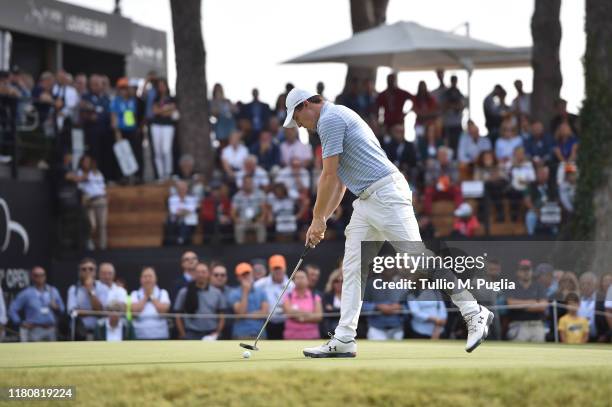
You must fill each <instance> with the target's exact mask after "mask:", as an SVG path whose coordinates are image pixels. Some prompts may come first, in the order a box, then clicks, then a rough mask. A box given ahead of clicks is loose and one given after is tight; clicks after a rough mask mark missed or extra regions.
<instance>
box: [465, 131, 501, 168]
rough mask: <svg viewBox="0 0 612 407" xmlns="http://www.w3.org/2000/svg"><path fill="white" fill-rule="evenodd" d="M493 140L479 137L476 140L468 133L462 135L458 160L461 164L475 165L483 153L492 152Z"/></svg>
mask: <svg viewBox="0 0 612 407" xmlns="http://www.w3.org/2000/svg"><path fill="white" fill-rule="evenodd" d="M492 149H493V148H492V146H491V140H489V138H488V137H478V139H476V140H474V139H473V138H472V136H470V135H469V134H468V133H463V134H461V137H460V138H459V147H457V159H458V160H459V162H460V163H473V162H475V161H476V160H477V159H478V156H480V153H482V152H483V151H489V150H492Z"/></svg>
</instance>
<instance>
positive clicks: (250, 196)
mask: <svg viewBox="0 0 612 407" xmlns="http://www.w3.org/2000/svg"><path fill="white" fill-rule="evenodd" d="M265 199H266V197H265V195H264V193H263V192H262V191H260V190H259V189H255V187H254V185H253V178H251V177H249V176H246V177H244V180H243V185H242V189H240V190H239V191H238V192H237V193H236V194H235V195H234V197H233V198H232V221H233V222H234V237H235V239H236V243H238V244H242V243H244V238H245V234H246V232H247V231H249V230H254V231H255V233H256V234H257V243H263V242H265V241H266V226H265V224H264V222H265V219H266V212H265V206H264V204H265Z"/></svg>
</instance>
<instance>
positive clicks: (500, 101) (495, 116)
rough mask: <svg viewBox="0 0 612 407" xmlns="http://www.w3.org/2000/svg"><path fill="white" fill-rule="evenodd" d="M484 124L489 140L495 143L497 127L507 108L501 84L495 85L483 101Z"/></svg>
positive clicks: (497, 132) (497, 133)
mask: <svg viewBox="0 0 612 407" xmlns="http://www.w3.org/2000/svg"><path fill="white" fill-rule="evenodd" d="M483 109H484V116H485V126H486V127H487V131H488V135H489V137H490V138H491V142H492V143H493V144H496V141H497V138H498V137H499V128H500V126H501V123H502V121H503V120H504V116H505V115H506V114H507V112H508V110H509V108H508V106H507V105H506V90H505V89H504V88H503V87H502V86H501V85H495V87H494V88H493V91H491V93H489V94H488V95H487V96H486V97H485V99H484V102H483Z"/></svg>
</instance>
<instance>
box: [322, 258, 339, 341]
mask: <svg viewBox="0 0 612 407" xmlns="http://www.w3.org/2000/svg"><path fill="white" fill-rule="evenodd" d="M342 281H343V279H342V269H340V268H338V269H336V270H334V271H332V272H331V273H330V274H329V277H328V278H327V283H326V284H325V294H323V312H324V313H326V314H337V315H338V316H333V317H332V316H327V317H325V318H323V324H322V325H323V327H322V330H323V333H326V332H329V333H331V334H333V333H334V331H335V330H336V327H337V326H338V321H339V320H340V305H341V302H342Z"/></svg>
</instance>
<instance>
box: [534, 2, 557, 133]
mask: <svg viewBox="0 0 612 407" xmlns="http://www.w3.org/2000/svg"><path fill="white" fill-rule="evenodd" d="M560 12H561V0H535V9H534V12H533V16H532V18H531V36H532V37H533V48H532V55H531V65H532V67H533V93H532V95H531V115H532V117H533V118H534V119H537V120H541V121H542V123H543V124H544V126H545V127H546V128H548V126H549V123H550V120H551V119H552V118H553V116H554V111H553V103H554V102H555V101H556V100H557V99H559V92H560V90H561V85H562V83H563V78H562V76H561V62H560V60H559V47H560V45H561V22H560V20H559V14H560Z"/></svg>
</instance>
